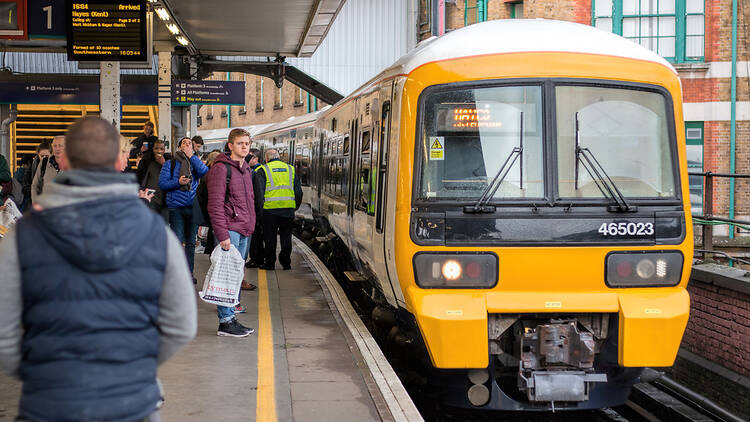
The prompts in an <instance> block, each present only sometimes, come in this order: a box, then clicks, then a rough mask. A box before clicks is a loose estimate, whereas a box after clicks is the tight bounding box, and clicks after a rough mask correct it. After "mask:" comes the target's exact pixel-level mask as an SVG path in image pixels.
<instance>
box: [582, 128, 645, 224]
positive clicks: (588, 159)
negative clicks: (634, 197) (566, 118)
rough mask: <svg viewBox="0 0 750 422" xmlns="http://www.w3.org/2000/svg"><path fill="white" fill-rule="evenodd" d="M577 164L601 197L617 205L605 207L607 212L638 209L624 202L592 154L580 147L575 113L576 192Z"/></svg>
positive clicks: (621, 195)
mask: <svg viewBox="0 0 750 422" xmlns="http://www.w3.org/2000/svg"><path fill="white" fill-rule="evenodd" d="M579 163H580V164H581V165H582V166H583V168H584V169H585V170H586V172H587V173H588V174H589V176H591V179H592V180H593V181H594V183H595V184H596V187H597V188H599V190H600V191H601V193H602V195H604V197H606V198H610V199H612V200H613V201H615V202H616V203H617V205H610V206H608V207H607V211H610V212H636V211H638V207H636V206H635V205H630V204H628V202H627V201H626V200H625V196H623V194H622V192H620V189H618V188H617V185H616V184H615V182H613V181H612V178H610V177H609V175H608V174H607V171H606V170H604V167H603V166H602V165H601V163H599V160H597V159H596V156H594V153H592V152H591V150H590V149H588V148H583V147H581V133H580V125H579V121H578V113H576V162H575V189H576V190H578V173H579Z"/></svg>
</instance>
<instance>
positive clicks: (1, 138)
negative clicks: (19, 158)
mask: <svg viewBox="0 0 750 422" xmlns="http://www.w3.org/2000/svg"><path fill="white" fill-rule="evenodd" d="M9 108H10V112H9V113H8V118H6V119H5V120H3V123H2V126H0V148H2V149H0V153H3V155H4V156H6V157H8V163H9V164H10V166H11V168H13V164H14V163H12V161H13V158H12V157H10V124H11V123H13V122H15V121H16V116H18V110H17V109H16V107H15V105H14V104H11V105H10V106H9ZM6 148H7V151H6Z"/></svg>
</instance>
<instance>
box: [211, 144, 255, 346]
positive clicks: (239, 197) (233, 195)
mask: <svg viewBox="0 0 750 422" xmlns="http://www.w3.org/2000/svg"><path fill="white" fill-rule="evenodd" d="M227 147H228V148H229V153H227V154H222V155H219V157H218V158H217V159H216V163H215V164H214V165H213V166H212V167H211V170H210V171H209V172H208V176H207V187H208V215H209V217H210V219H211V227H212V228H213V231H214V235H215V236H216V240H217V243H218V244H219V246H221V248H222V249H224V250H229V248H230V245H234V247H235V248H237V250H239V251H240V254H242V257H243V259H244V258H245V257H246V256H247V250H248V245H249V244H250V237H251V236H252V234H253V230H255V203H254V201H255V197H254V195H253V171H252V169H251V168H250V166H248V165H247V163H246V162H245V156H246V155H247V154H248V153H249V151H250V134H249V133H247V131H246V130H244V129H232V131H231V132H229V137H228V142H227ZM217 308H218V309H217V311H218V315H219V330H218V331H217V333H216V334H217V335H219V336H227V337H247V336H248V335H250V334H252V333H253V332H254V331H255V330H253V329H252V328H248V327H245V326H243V325H242V324H240V323H239V322H238V321H237V318H236V317H235V316H234V314H235V308H231V307H226V306H217Z"/></svg>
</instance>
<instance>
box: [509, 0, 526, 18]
mask: <svg viewBox="0 0 750 422" xmlns="http://www.w3.org/2000/svg"><path fill="white" fill-rule="evenodd" d="M510 18H511V19H523V3H511V4H510Z"/></svg>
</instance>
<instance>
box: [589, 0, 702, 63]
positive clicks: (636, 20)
mask: <svg viewBox="0 0 750 422" xmlns="http://www.w3.org/2000/svg"><path fill="white" fill-rule="evenodd" d="M592 3H593V6H592V7H593V9H594V10H593V14H592V15H593V25H594V26H596V27H597V28H599V29H602V30H605V31H610V32H614V33H615V34H618V35H622V36H623V37H625V38H627V39H629V40H632V41H634V42H636V43H638V44H640V45H642V46H644V47H646V48H648V49H649V50H651V51H653V52H655V53H657V54H659V55H660V56H662V57H664V58H665V59H667V60H670V61H672V62H676V63H682V62H695V61H703V55H704V53H703V51H704V33H705V32H704V21H705V13H704V0H594V1H593V2H592Z"/></svg>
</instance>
